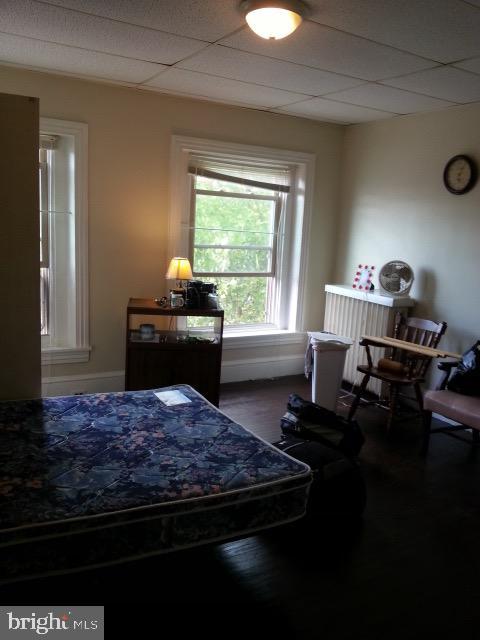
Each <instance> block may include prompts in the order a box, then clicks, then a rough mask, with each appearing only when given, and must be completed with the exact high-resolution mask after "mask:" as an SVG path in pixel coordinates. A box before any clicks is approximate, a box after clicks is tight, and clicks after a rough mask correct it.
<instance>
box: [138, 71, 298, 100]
mask: <svg viewBox="0 0 480 640" xmlns="http://www.w3.org/2000/svg"><path fill="white" fill-rule="evenodd" d="M144 86H149V87H156V88H158V89H167V90H169V91H175V92H179V93H182V94H187V95H190V96H193V97H203V98H209V99H211V100H222V101H229V100H231V101H234V102H236V103H237V104H243V105H250V106H254V107H277V106H280V105H285V104H289V103H291V102H298V101H299V100H302V99H303V98H305V97H307V96H305V95H302V94H300V93H290V92H288V91H281V90H280V89H272V88H270V87H262V86H259V85H256V84H248V83H246V82H238V81H237V80H230V79H226V78H219V77H218V76H211V75H207V74H205V73H197V72H194V71H187V70H184V69H177V68H171V69H167V71H164V72H163V73H160V74H159V75H158V76H157V77H156V78H154V79H153V80H150V81H149V82H148V83H147V84H146V85H144Z"/></svg>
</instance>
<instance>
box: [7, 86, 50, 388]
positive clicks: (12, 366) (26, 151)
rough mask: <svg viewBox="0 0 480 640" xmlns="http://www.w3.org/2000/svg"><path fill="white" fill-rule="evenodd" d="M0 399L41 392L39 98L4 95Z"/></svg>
mask: <svg viewBox="0 0 480 640" xmlns="http://www.w3.org/2000/svg"><path fill="white" fill-rule="evenodd" d="M0 132H1V135H0V146H1V153H0V216H1V221H2V223H1V231H0V293H1V300H2V303H1V309H2V312H1V313H0V351H1V354H2V364H1V366H0V399H2V400H3V399H17V398H36V397H38V396H39V395H40V273H39V266H38V264H39V236H38V233H39V221H38V100H36V99H35V98H27V97H22V96H15V95H5V94H3V93H1V94H0Z"/></svg>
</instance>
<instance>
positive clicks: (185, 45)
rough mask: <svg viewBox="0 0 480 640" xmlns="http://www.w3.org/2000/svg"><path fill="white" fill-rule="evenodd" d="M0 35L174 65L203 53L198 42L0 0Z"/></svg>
mask: <svg viewBox="0 0 480 640" xmlns="http://www.w3.org/2000/svg"><path fill="white" fill-rule="evenodd" d="M0 11H1V31H2V32H4V33H9V34H13V35H20V36H28V37H31V38H36V39H38V40H45V41H51V42H56V43H58V44H69V45H72V46H77V47H82V48H84V49H92V50H95V51H103V52H104V53H113V54H117V55H121V56H124V57H127V58H135V59H137V60H144V61H147V62H160V63H163V64H173V63H175V62H177V61H178V60H181V59H182V58H185V57H186V56H189V55H191V54H192V53H195V52H196V51H199V50H200V49H202V48H203V47H204V46H205V44H204V43H202V42H200V41H198V40H191V39H189V38H182V37H180V36H175V35H170V34H168V33H161V32H160V31H155V30H153V29H146V28H144V27H136V26H132V25H128V24H124V23H122V22H115V21H113V20H107V19H105V18H98V17H94V16H90V15H87V14H84V13H78V12H76V11H70V10H69V9H62V8H59V7H53V6H52V5H46V4H41V3H39V2H34V1H32V0H0Z"/></svg>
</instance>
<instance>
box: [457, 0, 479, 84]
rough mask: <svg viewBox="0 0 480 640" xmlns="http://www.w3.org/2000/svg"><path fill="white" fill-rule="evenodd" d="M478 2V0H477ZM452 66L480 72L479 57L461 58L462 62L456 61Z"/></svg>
mask: <svg viewBox="0 0 480 640" xmlns="http://www.w3.org/2000/svg"><path fill="white" fill-rule="evenodd" d="M479 2H480V0H479ZM453 66H454V67H459V68H460V69H465V71H471V72H472V73H478V74H480V58H472V59H471V60H463V61H462V62H457V63H456V64H454V65H453Z"/></svg>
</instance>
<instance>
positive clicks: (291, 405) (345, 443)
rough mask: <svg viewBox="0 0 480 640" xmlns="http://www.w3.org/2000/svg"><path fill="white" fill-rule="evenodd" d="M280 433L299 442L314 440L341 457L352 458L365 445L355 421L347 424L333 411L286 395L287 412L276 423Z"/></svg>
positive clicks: (300, 398)
mask: <svg viewBox="0 0 480 640" xmlns="http://www.w3.org/2000/svg"><path fill="white" fill-rule="evenodd" d="M280 425H281V428H282V433H283V434H284V435H290V436H294V437H296V438H300V439H302V440H314V441H317V442H320V443H321V444H323V445H324V446H326V447H330V448H333V449H337V450H338V451H341V452H342V453H343V454H344V455H346V456H349V457H355V456H357V455H358V454H359V453H360V449H361V448H362V446H363V443H364V442H365V438H364V436H363V433H362V432H361V430H360V427H359V426H358V423H357V422H355V421H350V422H348V421H347V420H345V418H342V417H341V416H338V415H337V414H336V413H334V412H333V411H330V410H328V409H325V408H324V407H321V406H320V405H318V404H315V403H314V402H309V401H308V400H304V399H303V398H302V397H300V396H299V395H297V394H296V393H292V394H290V396H289V398H288V404H287V412H286V413H285V415H284V416H283V417H282V419H281V421H280Z"/></svg>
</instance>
